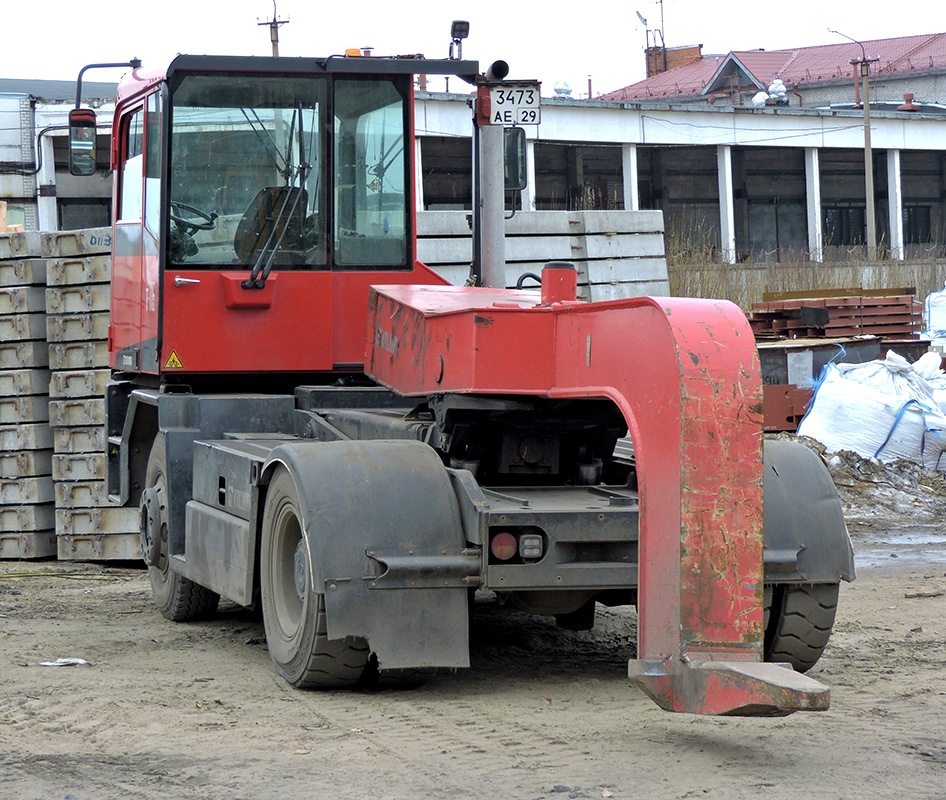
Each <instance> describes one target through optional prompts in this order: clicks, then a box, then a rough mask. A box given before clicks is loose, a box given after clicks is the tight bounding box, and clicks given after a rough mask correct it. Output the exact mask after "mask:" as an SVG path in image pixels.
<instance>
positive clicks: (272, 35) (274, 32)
mask: <svg viewBox="0 0 946 800" xmlns="http://www.w3.org/2000/svg"><path fill="white" fill-rule="evenodd" d="M256 19H257V20H259V17H257V18H256ZM287 22H289V20H288V19H279V18H278V17H277V15H276V0H273V18H272V19H271V20H267V21H266V22H257V23H256V24H257V25H260V26H263V25H268V26H269V41H271V42H272V43H273V55H274V56H278V55H279V26H280V25H285V24H286V23H287Z"/></svg>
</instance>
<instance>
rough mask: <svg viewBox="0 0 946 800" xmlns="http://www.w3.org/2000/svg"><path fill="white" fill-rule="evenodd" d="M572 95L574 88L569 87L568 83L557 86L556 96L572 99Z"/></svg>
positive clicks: (561, 82)
mask: <svg viewBox="0 0 946 800" xmlns="http://www.w3.org/2000/svg"><path fill="white" fill-rule="evenodd" d="M571 93H572V87H571V86H569V85H568V82H567V81H559V82H558V83H556V84H555V94H557V95H558V96H559V97H570V96H571Z"/></svg>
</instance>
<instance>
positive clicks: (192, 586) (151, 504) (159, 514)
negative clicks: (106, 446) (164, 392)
mask: <svg viewBox="0 0 946 800" xmlns="http://www.w3.org/2000/svg"><path fill="white" fill-rule="evenodd" d="M145 486H146V487H147V488H146V491H145V493H144V496H143V499H142V506H141V526H142V530H141V538H142V551H143V553H144V555H145V563H147V564H148V578H149V580H150V581H151V594H152V595H153V597H154V603H155V605H156V606H157V607H158V610H159V611H160V612H161V614H162V615H163V616H164V617H165V618H166V619H169V620H171V621H173V622H186V621H188V620H194V619H203V618H206V617H209V616H211V615H212V614H213V613H214V612H215V611H216V610H217V603H219V602H220V595H218V594H217V593H216V592H212V591H210V589H207V588H205V587H203V586H201V585H200V584H197V583H194V582H193V581H192V580H189V579H188V578H185V577H184V576H183V575H181V574H180V573H179V572H175V571H174V570H173V569H171V568H170V561H169V552H170V549H169V546H168V481H167V450H166V447H165V444H164V438H163V437H161V436H158V437H157V438H156V439H155V440H154V444H153V445H152V447H151V454H150V455H149V456H148V467H147V470H146V472H145Z"/></svg>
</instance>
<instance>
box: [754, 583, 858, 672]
mask: <svg viewBox="0 0 946 800" xmlns="http://www.w3.org/2000/svg"><path fill="white" fill-rule="evenodd" d="M839 588H840V587H839V585H838V584H836V583H817V584H807V585H806V584H775V585H774V586H771V587H766V615H765V617H766V620H765V660H766V661H778V662H788V663H789V664H791V665H792V666H793V667H794V668H795V669H796V670H797V671H798V672H806V671H807V670H809V669H811V668H812V667H813V666H814V665H815V664H816V663H817V661H818V659H819V658H821V654H822V653H823V652H824V649H825V647H826V646H827V644H828V639H829V638H831V629H832V628H833V627H834V616H835V613H836V612H837V608H838V592H839ZM770 594H771V601H769V596H770Z"/></svg>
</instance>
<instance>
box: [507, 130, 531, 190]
mask: <svg viewBox="0 0 946 800" xmlns="http://www.w3.org/2000/svg"><path fill="white" fill-rule="evenodd" d="M503 133H504V134H505V142H504V147H505V152H504V155H505V158H504V161H505V169H504V174H505V183H506V190H507V191H519V192H521V191H522V190H523V189H525V188H526V185H527V180H526V131H525V128H504V129H503Z"/></svg>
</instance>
